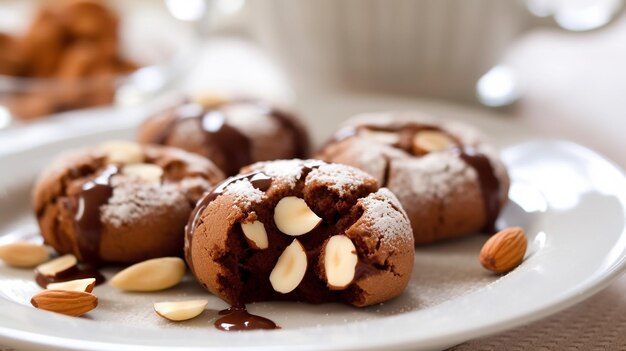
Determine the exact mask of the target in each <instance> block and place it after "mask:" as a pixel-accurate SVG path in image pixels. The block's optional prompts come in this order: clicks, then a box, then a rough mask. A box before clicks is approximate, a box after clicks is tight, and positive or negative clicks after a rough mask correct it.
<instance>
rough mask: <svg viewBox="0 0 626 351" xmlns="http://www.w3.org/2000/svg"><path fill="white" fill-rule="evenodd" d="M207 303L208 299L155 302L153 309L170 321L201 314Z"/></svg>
mask: <svg viewBox="0 0 626 351" xmlns="http://www.w3.org/2000/svg"><path fill="white" fill-rule="evenodd" d="M208 303H209V301H208V300H190V301H172V302H157V303H155V304H154V311H155V312H156V314H158V315H159V316H161V317H163V318H165V319H168V320H170V321H176V322H177V321H185V320H188V319H192V318H195V317H197V316H199V315H200V314H202V312H204V308H205V307H206V305H207V304H208Z"/></svg>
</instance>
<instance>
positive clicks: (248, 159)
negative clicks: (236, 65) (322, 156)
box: [138, 98, 309, 175]
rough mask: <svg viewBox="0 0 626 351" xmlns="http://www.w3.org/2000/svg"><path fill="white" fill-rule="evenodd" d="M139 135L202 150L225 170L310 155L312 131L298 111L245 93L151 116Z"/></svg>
mask: <svg viewBox="0 0 626 351" xmlns="http://www.w3.org/2000/svg"><path fill="white" fill-rule="evenodd" d="M138 140H139V142H141V143H153V144H161V145H168V146H174V147H179V148H181V149H184V150H187V151H191V152H195V153H198V154H200V155H203V156H205V157H207V158H209V159H210V160H212V161H213V162H215V164H216V165H217V166H218V167H220V168H221V169H222V170H223V171H224V173H226V174H227V175H234V174H237V173H238V172H239V169H240V168H241V167H243V166H246V165H249V164H251V163H253V162H257V161H265V160H276V159H290V158H305V157H308V154H309V138H308V134H307V133H306V130H305V129H304V126H303V125H302V124H301V123H300V121H299V120H298V119H297V118H296V117H295V116H294V115H292V114H291V113H289V112H286V111H283V110H281V109H278V108H276V107H274V106H271V105H270V104H268V103H267V102H264V101H260V100H254V99H243V98H239V99H231V100H225V99H221V98H209V99H204V100H202V101H193V102H185V103H183V104H181V105H179V106H176V107H174V108H170V109H168V110H166V111H164V112H161V113H158V114H156V115H154V116H152V117H151V118H149V119H147V120H146V121H145V122H144V124H143V125H142V126H141V128H140V130H139V135H138Z"/></svg>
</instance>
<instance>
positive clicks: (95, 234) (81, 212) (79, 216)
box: [74, 165, 119, 264]
mask: <svg viewBox="0 0 626 351" xmlns="http://www.w3.org/2000/svg"><path fill="white" fill-rule="evenodd" d="M118 172H119V168H118V167H117V166H115V165H109V166H108V167H107V168H106V169H105V170H104V171H102V172H101V173H100V174H99V175H98V176H97V177H96V178H94V179H92V180H90V181H88V182H86V183H85V184H83V186H82V188H81V190H80V192H79V193H78V195H77V197H76V214H75V215H74V221H75V226H76V241H77V243H78V250H79V252H80V256H81V259H82V261H84V262H90V263H94V264H95V263H98V262H99V261H100V236H101V235H102V221H101V220H100V207H101V206H102V205H104V204H106V203H107V202H108V201H109V198H110V197H111V196H112V195H113V187H112V186H111V178H112V177H113V176H114V175H115V174H117V173H118Z"/></svg>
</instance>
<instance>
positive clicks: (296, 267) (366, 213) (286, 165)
mask: <svg viewBox="0 0 626 351" xmlns="http://www.w3.org/2000/svg"><path fill="white" fill-rule="evenodd" d="M242 172H243V173H242V174H240V175H238V176H236V177H232V178H229V179H227V180H226V181H225V182H223V183H222V184H221V185H219V186H217V187H216V188H214V189H213V190H212V192H211V193H209V194H207V195H206V196H205V197H204V198H203V200H201V201H200V202H199V203H198V205H197V207H196V209H195V210H194V213H193V214H192V215H191V217H190V222H189V224H188V225H187V228H186V235H185V258H186V260H187V263H188V265H189V266H190V267H191V268H192V271H193V272H194V274H195V276H196V278H197V279H198V281H199V282H200V283H201V284H202V285H203V286H204V287H205V288H206V289H208V290H209V291H210V292H212V293H213V294H215V295H217V296H218V297H220V298H222V299H224V300H225V301H227V302H229V303H231V304H233V305H240V304H245V303H249V302H255V301H267V300H290V301H305V302H310V303H323V302H343V303H348V304H352V305H354V306H367V305H371V304H375V303H379V302H382V301H386V300H389V299H392V298H394V297H396V296H398V295H400V294H401V293H402V292H403V291H404V289H405V287H406V285H407V283H408V281H409V278H410V275H411V272H412V269H413V259H414V249H413V235H412V234H411V227H410V225H409V221H408V219H407V218H406V214H405V212H404V210H402V207H401V205H400V204H399V202H398V201H397V199H396V197H395V196H394V195H393V194H392V193H391V192H390V191H389V190H388V189H386V188H379V187H378V182H377V181H376V180H375V179H374V178H373V177H371V176H369V175H367V174H366V173H364V172H362V171H360V170H358V169H355V168H352V167H348V166H344V165H339V164H328V163H325V162H322V161H313V160H308V161H302V160H287V161H285V160H283V161H269V162H260V163H256V164H254V165H251V166H249V167H246V168H245V169H244V170H243V171H242ZM286 233H288V234H286Z"/></svg>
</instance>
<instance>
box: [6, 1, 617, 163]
mask: <svg viewBox="0 0 626 351" xmlns="http://www.w3.org/2000/svg"><path fill="white" fill-rule="evenodd" d="M61 3H62V2H54V1H48V2H46V1H30V0H28V1H26V0H0V33H1V34H0V150H2V151H9V150H11V149H15V148H17V147H18V144H19V145H21V143H32V142H34V141H38V142H43V141H44V140H46V139H49V138H62V137H65V136H67V135H70V134H71V133H84V132H85V131H88V130H101V129H106V128H130V127H132V126H134V125H137V124H138V123H139V122H140V121H141V120H143V119H144V118H145V117H146V116H147V115H149V114H150V113H151V112H152V111H155V110H158V109H160V108H162V107H163V106H165V105H167V104H169V103H171V102H172V101H176V99H180V98H181V97H182V96H185V95H186V94H190V93H191V94H193V93H195V92H198V91H212V92H218V93H227V94H237V95H252V96H259V97H263V98H267V99H270V100H272V101H276V102H278V103H281V104H290V105H295V107H296V109H298V110H301V111H302V112H303V114H304V116H305V117H306V118H308V124H309V126H310V127H312V125H311V124H312V123H316V125H315V126H314V127H315V128H313V129H314V136H315V139H316V141H318V142H319V141H320V140H322V139H323V138H324V137H325V136H326V135H328V134H329V133H330V131H332V130H333V129H334V128H335V126H336V124H337V122H338V120H340V119H343V118H346V117H348V114H349V113H354V112H362V111H361V110H366V109H369V110H372V109H374V110H376V109H388V108H394V107H396V106H398V107H399V108H405V107H409V106H410V107H411V108H423V109H425V110H427V111H433V110H434V113H442V114H446V113H448V114H449V112H445V111H447V110H449V109H453V110H454V112H453V113H452V114H454V117H455V118H461V119H463V116H464V115H465V114H467V115H476V114H480V115H484V116H488V117H489V118H493V119H499V120H502V121H507V122H511V123H514V124H515V125H524V126H527V127H529V128H531V129H533V130H535V131H537V132H538V133H539V134H542V133H543V134H544V135H547V136H551V137H560V138H564V139H570V140H573V141H576V142H579V143H582V144H584V145H586V146H589V147H591V148H593V149H595V150H597V151H599V152H601V153H603V154H605V155H607V156H608V157H609V158H611V159H613V160H614V161H616V162H617V163H619V164H621V165H622V166H626V153H622V152H621V149H623V147H624V146H626V143H625V142H624V141H623V140H622V139H623V135H624V132H626V115H625V114H626V99H624V98H623V95H624V92H626V68H624V64H623V62H626V41H625V40H624V38H625V37H626V14H624V11H623V8H624V4H623V1H621V0H508V1H499V0H466V1H462V2H461V1H454V0H397V1H393V2H389V1H384V0H342V1H335V0H317V1H313V0H178V1H176V0H163V1H160V0H138V1H132V2H131V1H121V0H118V1H115V0H111V1H103V2H102V3H103V4H104V6H102V7H100V8H94V7H93V6H91V7H90V6H89V4H88V5H86V6H82V7H81V6H74V7H73V8H69V9H67V8H63V6H62V5H59V4H61ZM87 3H89V2H87ZM92 5H93V4H92ZM76 8H78V9H76ZM81 11H82V12H81ZM64 21H65V22H64ZM58 23H73V25H72V26H70V27H67V26H65V27H63V29H59V26H58ZM439 110H441V111H443V112H439ZM59 126H62V127H59Z"/></svg>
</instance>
